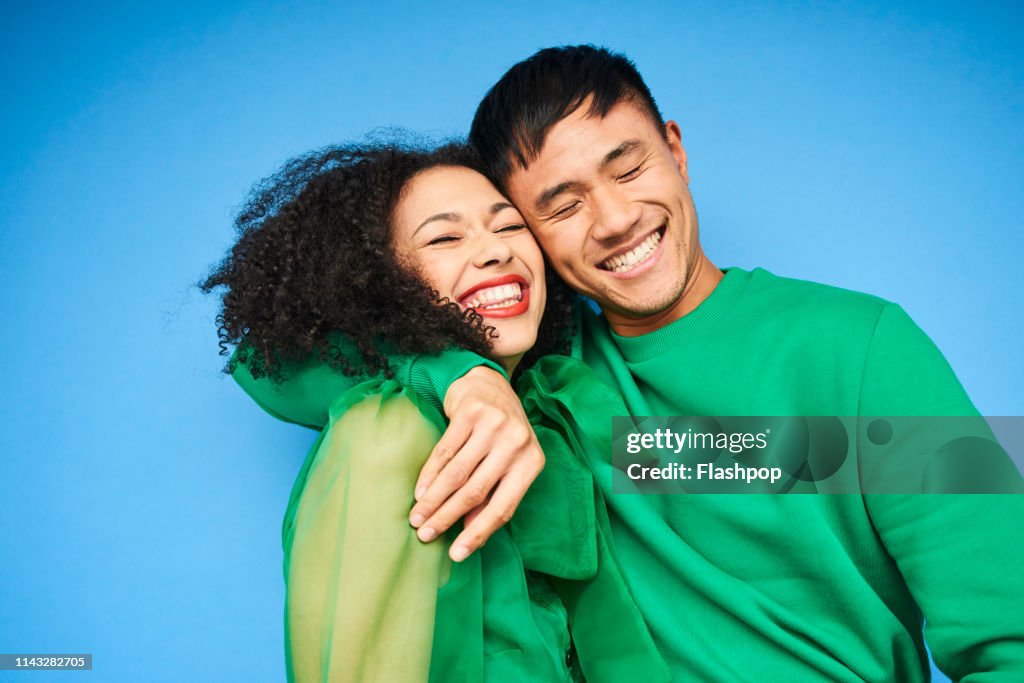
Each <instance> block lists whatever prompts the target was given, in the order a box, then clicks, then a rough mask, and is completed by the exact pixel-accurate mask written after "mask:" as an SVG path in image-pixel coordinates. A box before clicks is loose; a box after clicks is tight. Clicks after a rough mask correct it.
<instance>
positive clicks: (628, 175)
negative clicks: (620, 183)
mask: <svg viewBox="0 0 1024 683" xmlns="http://www.w3.org/2000/svg"><path fill="white" fill-rule="evenodd" d="M641 168H643V164H641V165H640V166H637V167H636V168H634V169H632V170H629V171H626V172H625V173H623V174H622V175H620V176H619V180H632V179H633V178H636V177H637V176H638V175H640V169H641Z"/></svg>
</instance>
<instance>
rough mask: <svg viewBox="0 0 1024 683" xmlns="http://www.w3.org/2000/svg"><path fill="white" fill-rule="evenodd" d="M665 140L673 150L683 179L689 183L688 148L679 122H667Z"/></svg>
mask: <svg viewBox="0 0 1024 683" xmlns="http://www.w3.org/2000/svg"><path fill="white" fill-rule="evenodd" d="M665 140H666V141H667V142H668V148H669V149H670V150H671V151H672V156H673V157H674V158H675V160H676V166H678V167H679V172H680V173H681V174H682V176H683V180H684V181H686V184H687V185H689V184H690V172H689V171H688V170H687V168H686V150H685V149H683V134H682V132H681V131H680V130H679V124H678V123H676V122H675V121H666V122H665Z"/></svg>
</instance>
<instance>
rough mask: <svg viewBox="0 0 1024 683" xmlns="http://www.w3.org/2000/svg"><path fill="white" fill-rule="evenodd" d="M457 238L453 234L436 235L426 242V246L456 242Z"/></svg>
mask: <svg viewBox="0 0 1024 683" xmlns="http://www.w3.org/2000/svg"><path fill="white" fill-rule="evenodd" d="M458 239H459V238H458V237H456V236H455V235H438V236H437V237H435V238H434V239H432V240H430V241H429V242H427V246H428V247H429V246H433V245H435V244H445V243H446V242H456V241H458Z"/></svg>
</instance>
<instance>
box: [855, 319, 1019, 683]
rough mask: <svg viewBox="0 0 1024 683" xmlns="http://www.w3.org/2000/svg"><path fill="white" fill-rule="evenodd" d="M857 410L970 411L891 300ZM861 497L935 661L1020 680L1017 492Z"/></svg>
mask: <svg viewBox="0 0 1024 683" xmlns="http://www.w3.org/2000/svg"><path fill="white" fill-rule="evenodd" d="M860 414H861V415H865V416H889V415H891V416H902V415H911V416H913V415H918V416H948V415H964V416H971V415H977V412H976V410H975V408H974V406H973V405H972V404H971V401H970V399H968V397H967V394H966V393H965V392H964V390H963V388H962V387H961V385H960V382H959V381H958V380H957V379H956V376H955V375H954V374H953V371H952V370H951V369H950V367H949V365H948V363H946V360H945V359H944V358H943V357H942V354H941V353H940V352H939V350H938V349H937V348H936V347H935V345H934V344H933V343H932V342H931V340H929V339H928V337H927V336H926V335H925V334H924V332H922V331H921V330H920V329H919V328H918V327H917V326H916V325H915V324H914V323H913V322H912V321H911V320H910V318H909V317H908V316H907V315H906V313H904V312H903V311H902V309H900V308H899V307H897V306H894V305H890V306H888V307H886V309H885V310H884V311H883V312H882V314H881V316H880V318H879V320H878V324H877V327H876V330H875V335H874V339H873V341H872V345H871V349H870V351H869V354H868V358H867V364H866V366H865V372H864V381H863V385H862V389H861V408H860ZM931 419H932V420H934V419H935V418H931ZM978 419H979V420H980V419H981V418H978ZM933 424H940V423H933ZM929 436H930V435H927V434H926V435H923V437H924V438H928V437H929ZM865 503H866V505H867V507H868V512H869V514H870V516H871V519H872V522H873V524H874V525H875V528H876V529H877V530H878V533H879V535H880V537H881V538H882V541H883V542H884V543H885V546H886V549H887V550H888V551H889V553H890V554H891V555H892V557H893V559H894V560H895V561H896V563H897V565H898V566H899V568H900V572H901V573H902V574H903V576H904V578H905V580H906V582H907V586H908V587H909V589H910V591H911V593H912V594H913V596H914V599H915V600H916V602H917V603H918V605H919V606H920V607H921V610H922V612H923V613H924V617H925V620H926V626H925V637H926V640H927V641H928V644H929V646H930V648H931V650H932V654H933V656H934V657H935V662H936V664H937V665H938V666H939V668H940V669H942V671H944V672H945V673H946V674H947V675H949V676H950V677H951V678H953V680H957V681H965V682H971V683H976V682H980V681H1007V682H1008V681H1024V589H1022V588H1021V586H1020V581H1019V579H1014V578H1013V577H1014V576H1017V575H1019V574H1020V571H1021V569H1022V568H1024V543H1022V542H1021V539H1024V495H1020V494H1002V495H997V494H970V495H965V494H931V495H925V494H918V495H868V496H865Z"/></svg>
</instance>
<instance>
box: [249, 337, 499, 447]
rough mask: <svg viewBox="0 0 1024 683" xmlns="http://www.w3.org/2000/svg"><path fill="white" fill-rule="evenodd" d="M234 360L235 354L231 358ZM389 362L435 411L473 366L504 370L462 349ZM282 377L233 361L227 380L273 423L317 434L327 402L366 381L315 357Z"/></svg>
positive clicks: (291, 366)
mask: <svg viewBox="0 0 1024 683" xmlns="http://www.w3.org/2000/svg"><path fill="white" fill-rule="evenodd" d="M342 343H344V342H342ZM238 358H239V354H238V352H237V351H236V352H235V355H234V358H233V360H235V361H238ZM388 360H389V362H390V363H391V364H392V367H393V368H394V371H395V375H396V376H397V377H399V378H400V379H401V380H402V382H403V384H406V385H408V386H411V387H412V388H413V389H414V390H416V391H417V392H418V393H419V394H420V395H421V396H422V397H423V398H424V399H426V400H427V402H428V403H430V404H431V405H433V406H434V407H435V408H437V409H438V410H442V406H443V405H444V397H445V394H446V393H447V391H448V387H449V386H451V384H452V383H453V382H454V381H455V380H457V379H459V378H460V377H462V376H463V375H464V374H466V373H467V372H469V371H470V370H472V369H473V368H475V367H477V366H479V365H484V366H487V367H490V368H492V369H494V370H496V371H497V372H503V371H502V370H501V368H500V367H499V366H498V365H496V364H495V363H494V362H492V361H490V360H487V359H486V358H483V357H482V356H478V355H477V354H475V353H473V352H472V351H466V350H464V349H449V350H447V351H444V352H442V353H439V354H421V355H414V356H402V355H394V356H391V357H389V358H388ZM281 374H282V379H281V382H280V383H275V382H273V381H272V380H270V379H269V378H267V377H265V376H264V377H260V378H259V379H257V378H255V377H253V376H252V373H251V372H250V371H249V368H248V367H247V366H246V365H245V364H244V363H242V362H236V363H235V370H234V372H233V374H232V376H233V377H234V379H235V381H236V382H238V384H239V386H241V387H242V389H243V390H244V391H245V392H246V393H247V394H249V396H250V397H251V398H252V399H253V400H254V401H255V402H256V403H257V405H259V406H260V407H261V408H263V410H265V411H266V412H268V413H270V414H271V415H273V416H274V417H276V418H277V419H279V420H284V421H285V422H292V423H295V424H299V425H304V426H306V427H310V428H311V429H317V430H319V429H321V428H323V426H324V425H325V424H327V411H328V408H329V407H330V405H331V403H332V402H333V401H334V400H335V399H337V398H338V397H339V396H341V395H342V394H344V393H345V392H346V391H348V390H349V389H351V388H352V387H354V386H356V385H357V384H359V383H361V382H363V381H364V380H365V379H366V378H365V377H362V376H347V375H343V374H342V373H340V372H338V371H336V370H334V369H332V368H331V367H330V366H329V365H327V364H326V363H325V362H323V361H321V360H319V359H311V360H307V361H303V362H299V363H288V364H286V365H285V366H284V367H283V369H282V373H281Z"/></svg>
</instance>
